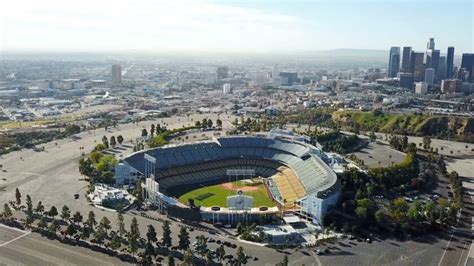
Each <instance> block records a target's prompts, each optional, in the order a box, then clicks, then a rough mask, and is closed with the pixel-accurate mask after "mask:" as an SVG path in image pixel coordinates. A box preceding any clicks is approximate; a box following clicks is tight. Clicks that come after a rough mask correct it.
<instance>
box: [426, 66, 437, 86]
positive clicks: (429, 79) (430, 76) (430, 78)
mask: <svg viewBox="0 0 474 266" xmlns="http://www.w3.org/2000/svg"><path fill="white" fill-rule="evenodd" d="M434 77H435V70H434V68H427V69H426V70H425V82H426V83H428V84H429V85H432V84H433V82H434Z"/></svg>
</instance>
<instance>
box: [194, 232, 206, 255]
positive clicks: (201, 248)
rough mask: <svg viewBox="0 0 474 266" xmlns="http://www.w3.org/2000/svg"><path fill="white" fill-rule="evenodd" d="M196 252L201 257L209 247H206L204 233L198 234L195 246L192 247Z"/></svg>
mask: <svg viewBox="0 0 474 266" xmlns="http://www.w3.org/2000/svg"><path fill="white" fill-rule="evenodd" d="M194 248H195V250H196V252H197V253H198V254H199V256H201V258H203V257H204V256H205V255H206V254H207V252H208V251H209V249H208V248H207V239H206V237H205V236H204V235H200V236H198V237H197V239H196V246H195V247H194Z"/></svg>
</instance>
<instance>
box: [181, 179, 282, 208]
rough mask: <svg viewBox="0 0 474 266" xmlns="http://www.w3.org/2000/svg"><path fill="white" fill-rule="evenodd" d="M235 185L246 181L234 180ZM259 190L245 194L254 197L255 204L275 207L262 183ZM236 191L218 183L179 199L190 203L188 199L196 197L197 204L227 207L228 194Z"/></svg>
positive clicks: (255, 205) (241, 184)
mask: <svg viewBox="0 0 474 266" xmlns="http://www.w3.org/2000/svg"><path fill="white" fill-rule="evenodd" d="M233 184H234V186H245V183H241V182H240V181H237V182H233ZM257 187H258V190H255V191H248V192H245V193H244V194H245V195H248V196H252V197H253V206H254V207H260V206H267V207H274V206H275V203H274V202H273V200H272V199H271V198H270V197H269V196H268V195H267V192H266V191H265V188H264V187H263V185H262V184H260V185H258V186H257ZM235 194H236V191H231V190H228V189H226V188H224V187H222V184H217V185H213V186H208V187H202V188H198V189H194V190H191V191H189V192H187V193H185V194H183V195H181V196H180V197H179V200H180V201H181V202H182V203H184V204H188V199H190V198H192V199H194V203H195V204H196V205H201V206H205V207H212V206H220V207H227V196H229V195H235Z"/></svg>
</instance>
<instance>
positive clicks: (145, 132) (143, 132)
mask: <svg viewBox="0 0 474 266" xmlns="http://www.w3.org/2000/svg"><path fill="white" fill-rule="evenodd" d="M146 136H148V131H147V130H146V128H144V129H142V137H146Z"/></svg>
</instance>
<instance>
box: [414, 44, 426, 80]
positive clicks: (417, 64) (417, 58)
mask: <svg viewBox="0 0 474 266" xmlns="http://www.w3.org/2000/svg"><path fill="white" fill-rule="evenodd" d="M423 58H424V54H423V53H419V52H415V51H412V52H411V57H410V64H411V67H410V69H411V72H412V73H413V79H414V81H422V80H423V75H424V74H425V66H424V65H423Z"/></svg>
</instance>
